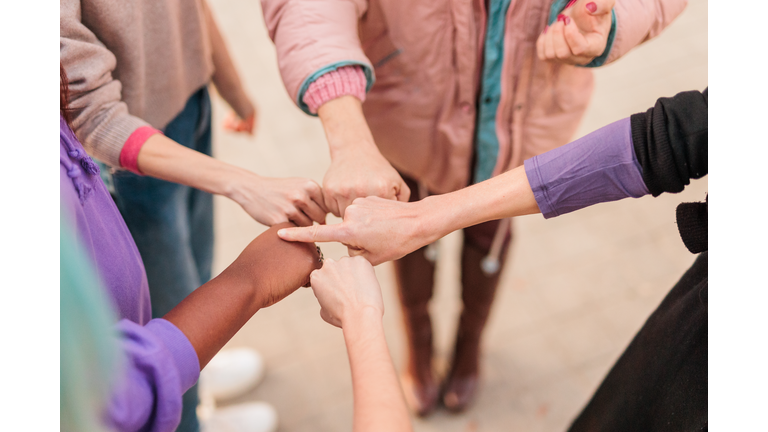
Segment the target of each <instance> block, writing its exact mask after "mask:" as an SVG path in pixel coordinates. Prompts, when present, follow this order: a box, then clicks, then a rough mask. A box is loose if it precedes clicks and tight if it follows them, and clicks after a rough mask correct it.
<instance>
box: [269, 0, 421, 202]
mask: <svg viewBox="0 0 768 432" xmlns="http://www.w3.org/2000/svg"><path fill="white" fill-rule="evenodd" d="M262 7H263V9H264V19H265V21H266V24H267V28H268V29H269V34H270V37H271V38H272V40H273V41H274V42H275V47H276V49H277V57H278V65H279V66H280V73H281V75H282V78H283V83H284V84H285V86H286V89H287V90H288V94H290V95H291V97H292V98H293V100H294V101H296V104H297V105H298V106H299V107H300V108H301V109H302V110H304V111H305V112H307V113H308V114H312V113H313V110H314V106H319V108H318V109H317V114H318V116H319V117H320V120H321V121H322V123H323V127H324V128H325V134H326V138H327V139H328V145H329V148H330V152H331V166H330V167H329V169H328V172H327V173H326V176H325V178H324V179H323V194H324V198H325V204H326V207H327V208H328V210H330V211H331V212H332V213H333V214H335V215H337V216H343V214H344V211H345V209H346V207H347V206H348V205H349V204H351V202H352V201H353V200H354V199H355V198H358V197H365V196H379V197H383V198H387V199H393V200H394V199H397V200H400V201H407V200H408V198H409V196H410V190H408V187H407V186H406V185H405V182H403V180H402V179H401V178H400V176H399V174H398V173H397V171H395V169H394V168H392V166H391V165H390V164H389V162H388V161H387V160H386V159H385V158H384V157H383V156H382V155H381V153H380V152H379V150H378V148H377V147H376V144H375V142H374V141H373V136H372V135H371V132H370V129H369V128H368V124H367V122H366V120H365V117H364V116H363V111H362V105H361V98H360V95H359V94H357V97H355V96H350V95H355V94H356V93H357V92H355V91H354V89H355V88H357V87H358V86H349V87H348V88H347V90H345V91H339V92H334V93H333V94H332V95H328V96H327V97H326V98H325V99H322V100H320V99H321V98H319V97H318V98H314V97H311V96H310V97H309V98H307V97H305V96H306V94H307V92H308V89H311V86H312V84H313V83H314V82H316V81H318V80H320V79H324V78H327V77H323V76H324V75H327V74H329V73H331V72H333V71H335V70H336V69H338V68H340V67H343V66H350V65H356V66H357V67H359V68H360V69H361V70H362V72H363V76H364V77H365V79H366V84H365V87H366V90H367V89H369V88H370V87H371V86H372V85H373V66H371V63H370V61H369V60H368V59H367V58H366V57H365V54H364V53H363V50H362V48H361V46H360V38H359V36H358V20H359V18H360V17H362V16H363V14H364V13H365V12H366V10H367V2H364V1H351V0H350V1H287V0H262ZM299 41H301V43H298V42H299ZM307 102H310V104H313V106H310V104H308V103H307Z"/></svg>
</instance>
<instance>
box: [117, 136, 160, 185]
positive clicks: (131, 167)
mask: <svg viewBox="0 0 768 432" xmlns="http://www.w3.org/2000/svg"><path fill="white" fill-rule="evenodd" d="M154 134H162V132H160V131H159V130H157V129H155V128H153V127H152V126H142V127H140V128H138V129H136V130H135V131H133V133H132V134H131V136H129V137H128V139H127V140H126V141H125V144H124V145H123V149H122V150H120V166H121V167H123V168H125V169H127V170H128V171H130V172H132V173H135V174H138V175H143V173H142V172H141V171H139V151H141V147H142V146H143V145H144V143H145V142H147V140H148V139H149V137H151V136H152V135H154Z"/></svg>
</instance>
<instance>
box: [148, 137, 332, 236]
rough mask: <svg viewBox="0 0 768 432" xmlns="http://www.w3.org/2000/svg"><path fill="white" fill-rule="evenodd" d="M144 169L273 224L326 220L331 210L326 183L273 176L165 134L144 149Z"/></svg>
mask: <svg viewBox="0 0 768 432" xmlns="http://www.w3.org/2000/svg"><path fill="white" fill-rule="evenodd" d="M138 166H139V170H140V171H141V172H142V173H143V174H144V175H148V176H151V177H155V178H159V179H161V180H166V181H170V182H174V183H180V184H183V185H187V186H191V187H194V188H196V189H200V190H202V191H205V192H209V193H213V194H217V195H223V196H225V197H227V198H230V199H232V200H234V201H235V202H237V203H238V204H240V206H241V207H243V209H244V210H245V211H246V212H247V213H248V214H249V215H250V216H251V217H253V218H254V219H255V220H256V221H257V222H259V223H261V224H264V225H267V226H273V225H276V224H279V223H283V222H289V221H290V222H293V223H295V224H296V225H299V226H309V225H312V223H313V221H315V222H319V223H325V215H326V214H327V213H328V212H327V211H326V208H325V204H324V202H323V194H322V190H321V189H320V186H319V185H318V184H317V183H315V182H314V181H312V180H309V179H304V178H280V179H278V178H269V177H262V176H259V175H257V174H255V173H253V172H251V171H248V170H246V169H243V168H240V167H237V166H234V165H230V164H228V163H226V162H222V161H220V160H217V159H214V158H212V157H210V156H207V155H204V154H202V153H200V152H196V151H194V150H191V149H189V148H187V147H184V146H182V145H181V144H178V143H176V142H175V141H173V140H171V139H169V138H167V137H166V136H165V135H162V134H155V135H152V136H151V137H150V138H149V139H147V141H146V142H145V143H144V145H143V146H142V147H141V150H140V151H139V156H138Z"/></svg>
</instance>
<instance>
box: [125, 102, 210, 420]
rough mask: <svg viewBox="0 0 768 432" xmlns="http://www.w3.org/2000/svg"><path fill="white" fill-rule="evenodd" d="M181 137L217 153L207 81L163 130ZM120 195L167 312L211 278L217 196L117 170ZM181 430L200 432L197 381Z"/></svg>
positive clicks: (155, 303)
mask: <svg viewBox="0 0 768 432" xmlns="http://www.w3.org/2000/svg"><path fill="white" fill-rule="evenodd" d="M163 133H165V135H166V136H167V137H168V138H170V139H172V140H174V141H176V142H177V143H179V144H181V145H184V146H186V147H189V148H191V149H192V150H196V151H199V152H200V153H204V154H207V155H210V154H211V101H210V98H209V95H208V89H207V87H203V88H202V89H200V90H199V91H197V92H196V93H195V94H193V95H192V96H191V97H190V98H189V100H188V101H187V104H186V106H185V107H184V110H183V111H182V112H181V113H180V114H179V115H178V116H176V118H174V119H173V120H172V121H171V122H170V123H169V124H168V126H166V128H165V130H163ZM112 182H113V185H114V197H115V202H116V203H117V207H118V208H119V209H120V213H121V214H122V215H123V218H124V219H125V223H126V224H127V225H128V229H130V231H131V234H132V235H133V239H134V240H135V241H136V245H137V246H138V248H139V253H141V258H142V260H143V261H144V267H145V268H146V270H147V279H148V280H149V291H150V296H151V299H152V316H153V317H155V318H158V317H162V316H163V315H165V314H166V313H168V311H170V310H171V309H173V308H174V307H175V306H176V305H177V304H179V303H180V302H181V300H183V299H184V298H185V297H186V296H188V295H189V294H190V293H191V292H192V291H193V290H195V289H196V288H197V287H199V286H200V285H202V284H204V283H205V282H208V280H209V279H210V278H211V265H212V261H213V197H212V196H211V194H208V193H205V192H202V191H199V190H197V189H193V188H191V187H188V186H183V185H179V184H176V183H169V182H166V181H163V180H158V179H155V178H150V177H145V176H139V175H136V174H133V173H131V172H128V171H118V172H116V173H114V174H113V175H112ZM183 402H184V406H183V408H182V416H181V424H180V425H179V428H178V429H177V430H178V431H181V432H197V431H199V430H200V424H199V422H198V419H197V414H196V409H197V404H198V394H197V384H195V386H194V387H192V388H191V389H189V391H187V392H186V393H185V394H184V398H183Z"/></svg>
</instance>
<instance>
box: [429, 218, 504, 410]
mask: <svg viewBox="0 0 768 432" xmlns="http://www.w3.org/2000/svg"><path fill="white" fill-rule="evenodd" d="M498 227H499V221H490V222H485V223H482V224H479V225H475V226H473V227H469V228H466V229H464V246H463V249H462V254H461V283H462V292H461V299H462V302H463V304H464V308H463V310H462V312H461V317H460V319H459V326H458V330H457V334H456V346H455V348H454V353H453V360H452V362H451V368H450V372H449V373H448V375H447V376H446V378H445V381H444V383H443V388H442V401H443V405H445V407H446V408H448V409H449V410H451V411H461V410H463V409H465V408H466V407H467V406H468V405H469V403H470V402H471V401H472V400H473V398H474V396H475V393H476V390H477V385H478V370H479V361H480V358H479V357H480V338H481V336H482V333H483V329H484V328H485V324H486V322H487V321H488V315H489V313H490V311H491V304H492V303H493V298H494V295H495V293H496V287H497V285H498V283H499V276H500V275H501V271H502V270H503V267H504V263H505V261H506V257H507V251H508V250H509V244H510V243H511V239H512V237H511V234H507V235H506V237H505V238H504V240H503V246H502V249H501V254H500V257H499V262H500V263H501V268H500V269H499V271H498V272H496V273H495V274H493V275H487V274H485V273H484V272H483V271H482V268H481V262H482V260H483V258H485V257H486V256H487V255H488V253H489V251H490V250H491V244H492V243H493V238H494V236H495V234H496V230H497V228H498ZM510 232H511V230H510Z"/></svg>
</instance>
